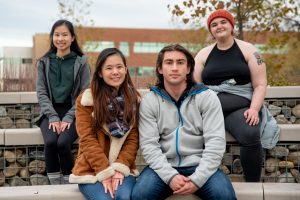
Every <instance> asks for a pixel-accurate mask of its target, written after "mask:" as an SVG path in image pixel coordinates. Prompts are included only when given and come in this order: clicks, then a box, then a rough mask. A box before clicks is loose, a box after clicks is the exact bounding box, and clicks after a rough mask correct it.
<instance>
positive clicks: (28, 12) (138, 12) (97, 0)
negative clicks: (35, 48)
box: [0, 0, 179, 47]
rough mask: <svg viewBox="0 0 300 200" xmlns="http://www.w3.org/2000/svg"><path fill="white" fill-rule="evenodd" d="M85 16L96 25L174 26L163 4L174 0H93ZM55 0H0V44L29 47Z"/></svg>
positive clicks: (53, 13) (47, 23)
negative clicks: (88, 12) (87, 14)
mask: <svg viewBox="0 0 300 200" xmlns="http://www.w3.org/2000/svg"><path fill="white" fill-rule="evenodd" d="M93 2H94V3H93V5H92V7H91V8H90V12H91V14H90V15H89V16H88V17H89V18H90V19H93V20H94V21H95V26H99V27H129V28H164V29H169V28H178V26H179V25H178V24H175V23H173V22H172V19H171V14H170V12H169V11H168V8H167V5H168V3H169V2H174V0H173V1H172V0H93ZM57 14H58V3H57V0H0V47H2V46H32V36H33V35H34V34H35V33H49V32H50V29H51V26H52V24H53V23H54V22H55V21H56V20H57V19H58V16H57Z"/></svg>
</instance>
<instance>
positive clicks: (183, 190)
mask: <svg viewBox="0 0 300 200" xmlns="http://www.w3.org/2000/svg"><path fill="white" fill-rule="evenodd" d="M170 187H171V189H172V190H173V194H179V195H187V194H193V193H195V192H196V191H197V190H198V189H199V188H198V187H197V186H196V185H195V184H194V183H193V182H192V181H191V179H190V178H188V177H185V176H183V175H180V174H177V175H176V176H174V177H173V178H172V180H171V182H170Z"/></svg>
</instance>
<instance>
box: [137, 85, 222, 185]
mask: <svg viewBox="0 0 300 200" xmlns="http://www.w3.org/2000/svg"><path fill="white" fill-rule="evenodd" d="M150 90H151V91H150V92H149V93H148V94H146V95H145V97H144V98H143V99H142V101H141V105H140V119H139V134H140V147H141V150H142V154H143V156H144V158H145V160H146V162H147V163H148V164H149V165H150V168H152V169H153V170H154V171H155V172H156V173H157V174H158V175H159V177H160V178H161V179H162V180H163V181H164V182H165V183H166V184H169V182H170V181H171V179H172V178H173V177H174V176H175V175H177V174H179V173H178V171H177V170H176V169H175V168H174V167H190V166H197V168H196V170H195V172H194V173H193V174H192V175H191V176H189V177H190V179H191V180H192V181H193V183H195V184H196V185H197V186H198V187H199V188H201V187H202V186H203V185H204V184H205V182H206V181H207V180H208V178H209V177H210V176H211V175H213V174H214V173H215V172H216V171H217V169H218V167H219V165H220V164H221V160H222V157H223V153H224V152H225V148H226V140H225V128H224V119H223V113H222V109H221V104H220V102H219V99H218V97H217V95H216V94H215V93H214V92H213V91H211V90H209V89H208V88H207V87H206V86H204V85H203V84H198V85H195V86H193V87H192V88H191V89H190V90H189V92H188V94H187V95H186V97H185V98H184V100H183V101H182V103H181V105H180V106H179V107H178V106H177V105H176V104H175V102H174V101H173V100H172V99H171V97H170V96H169V95H168V93H167V92H166V91H165V90H164V89H160V88H157V87H153V88H151V89H150Z"/></svg>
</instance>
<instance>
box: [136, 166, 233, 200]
mask: <svg viewBox="0 0 300 200" xmlns="http://www.w3.org/2000/svg"><path fill="white" fill-rule="evenodd" d="M175 169H176V170H177V171H178V172H179V173H180V174H182V175H184V176H189V175H191V174H192V173H194V171H195V169H196V167H180V168H175ZM172 194H173V191H172V189H171V188H170V187H169V186H168V185H167V184H166V183H165V182H163V181H162V180H161V179H160V178H159V176H158V175H157V174H156V172H155V171H154V170H153V169H151V168H149V167H146V168H145V169H144V170H143V172H142V173H141V175H140V176H139V178H138V179H137V182H136V184H135V186H134V188H133V191H132V200H147V199H149V200H153V199H155V200H163V199H166V198H167V197H169V196H171V195H172ZM194 194H195V195H197V196H198V197H200V198H201V199H203V200H208V199H209V200H234V199H236V196H235V192H234V189H233V187H232V184H231V182H230V180H229V178H228V177H227V176H226V175H225V174H224V173H223V172H222V171H221V170H217V171H216V172H215V173H214V174H213V175H212V176H211V177H210V178H209V179H208V180H207V182H206V183H205V184H204V185H203V186H202V187H201V188H200V189H199V190H197V191H196V192H195V193H194Z"/></svg>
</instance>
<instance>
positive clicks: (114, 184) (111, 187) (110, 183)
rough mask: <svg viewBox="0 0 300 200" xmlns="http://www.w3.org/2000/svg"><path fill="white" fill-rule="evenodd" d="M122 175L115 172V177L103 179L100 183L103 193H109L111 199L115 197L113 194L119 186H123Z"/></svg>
mask: <svg viewBox="0 0 300 200" xmlns="http://www.w3.org/2000/svg"><path fill="white" fill-rule="evenodd" d="M123 180H124V175H123V174H122V173H120V172H116V173H115V175H113V176H112V177H109V178H108V179H105V180H103V181H102V184H103V187H104V192H105V193H107V192H109V194H110V196H111V198H112V199H113V198H114V196H115V192H116V191H117V189H118V186H119V185H122V184H123Z"/></svg>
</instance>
